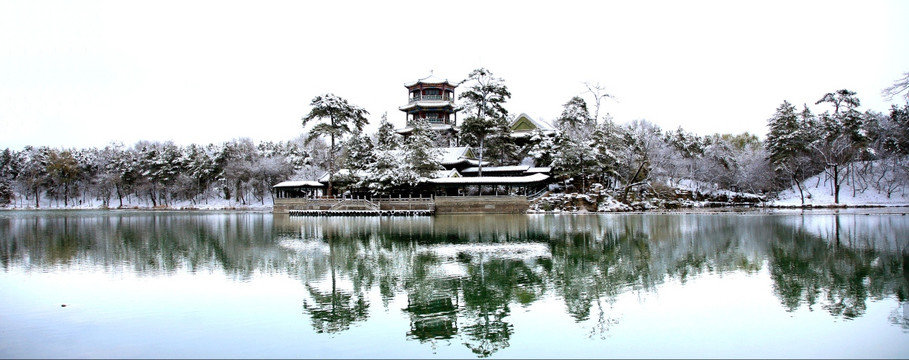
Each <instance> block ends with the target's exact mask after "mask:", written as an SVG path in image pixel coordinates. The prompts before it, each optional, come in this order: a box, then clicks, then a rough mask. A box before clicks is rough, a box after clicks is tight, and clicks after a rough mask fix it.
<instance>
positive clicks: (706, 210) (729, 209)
mask: <svg viewBox="0 0 909 360" xmlns="http://www.w3.org/2000/svg"><path fill="white" fill-rule="evenodd" d="M888 208H889V209H894V208H906V209H909V204H850V205H842V204H841V205H833V204H830V205H814V204H809V205H804V206H801V205H766V206H757V207H753V206H725V207H691V208H675V209H648V210H631V211H586V210H584V211H541V210H528V211H527V212H525V213H524V214H525V215H603V214H685V213H694V214H711V213H713V214H719V213H764V212H774V211H797V210H801V211H805V210H808V211H825V210H834V211H838V210H859V209H888ZM0 211H6V212H39V211H47V212H57V211H60V212H63V211H75V212H78V211H101V212H127V211H135V212H251V213H257V212H260V213H272V212H273V209H272V207H271V206H264V207H236V206H229V207H208V208H195V207H174V208H171V207H156V208H147V207H124V208H102V207H96V208H87V207H73V208H66V207H52V208H32V207H26V208H15V207H0ZM903 214H904V215H905V213H903Z"/></svg>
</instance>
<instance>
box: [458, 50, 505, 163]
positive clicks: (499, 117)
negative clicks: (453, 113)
mask: <svg viewBox="0 0 909 360" xmlns="http://www.w3.org/2000/svg"><path fill="white" fill-rule="evenodd" d="M465 82H470V83H471V85H470V87H468V88H467V90H465V91H463V92H461V95H460V99H461V100H463V101H464V104H463V106H464V107H463V110H464V111H465V112H466V113H467V114H468V117H467V118H466V119H464V121H463V122H462V124H461V140H462V141H463V142H464V143H466V144H469V145H471V146H474V147H478V151H479V153H480V155H479V160H480V165H479V166H480V169H479V176H483V156H484V150H485V145H486V137H487V136H489V135H490V134H493V133H494V131H495V129H496V127H497V125H498V124H500V122H501V121H503V119H506V118H507V116H508V110H505V106H504V104H505V102H506V101H507V100H508V98H510V97H511V92H509V91H508V87H506V86H505V81H504V80H502V79H501V78H497V77H495V76H493V74H492V72H491V71H489V70H486V69H484V68H479V69H476V70H474V71H472V72H471V73H470V75H468V77H467V79H465V80H464V81H462V82H461V84H463V83H465ZM459 85H460V84H459Z"/></svg>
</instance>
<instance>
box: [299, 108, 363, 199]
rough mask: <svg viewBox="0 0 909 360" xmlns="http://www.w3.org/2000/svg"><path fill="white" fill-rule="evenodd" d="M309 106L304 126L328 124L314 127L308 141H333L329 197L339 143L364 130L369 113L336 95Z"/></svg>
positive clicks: (329, 168) (329, 174) (329, 166)
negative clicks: (322, 138)
mask: <svg viewBox="0 0 909 360" xmlns="http://www.w3.org/2000/svg"><path fill="white" fill-rule="evenodd" d="M309 105H310V106H312V110H310V112H309V114H307V115H306V116H304V117H303V126H306V124H307V123H309V122H310V121H313V120H326V122H322V123H319V124H316V125H315V126H313V128H312V129H310V131H309V136H307V138H306V141H307V142H311V141H312V140H314V139H315V138H317V137H320V136H328V137H329V138H330V139H331V142H330V145H331V148H330V150H329V159H328V189H327V190H326V193H327V195H329V196H330V195H331V192H332V181H333V179H334V174H335V165H336V164H335V161H336V159H335V154H336V153H337V152H338V147H337V145H338V144H337V142H338V140H340V139H341V138H342V137H343V136H344V135H347V134H350V133H352V132H353V131H354V129H356V130H363V126H365V125H366V123H367V122H368V120H366V117H365V115H367V114H369V112H367V111H366V110H364V109H363V108H361V107H359V106H356V105H352V104H349V103H348V102H347V100H345V99H343V98H341V97H338V96H337V95H335V94H323V95H319V96H316V97H315V98H313V99H312V101H311V102H310V103H309Z"/></svg>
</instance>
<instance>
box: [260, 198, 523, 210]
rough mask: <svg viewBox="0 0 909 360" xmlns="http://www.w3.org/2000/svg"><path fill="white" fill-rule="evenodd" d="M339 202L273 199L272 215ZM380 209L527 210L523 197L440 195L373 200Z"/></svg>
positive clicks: (321, 208) (316, 208)
mask: <svg viewBox="0 0 909 360" xmlns="http://www.w3.org/2000/svg"><path fill="white" fill-rule="evenodd" d="M341 201H342V200H340V199H275V204H274V208H273V212H274V213H275V214H287V213H289V212H290V210H330V209H331V208H332V207H333V206H335V205H338V204H339V203H341ZM373 202H374V203H376V204H377V205H378V206H379V209H380V210H433V209H435V213H436V214H524V213H526V212H527V209H529V208H530V201H528V200H527V197H526V196H439V197H436V198H435V199H428V198H422V199H421V198H411V199H407V198H403V199H395V198H390V199H373Z"/></svg>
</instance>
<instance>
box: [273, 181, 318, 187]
mask: <svg viewBox="0 0 909 360" xmlns="http://www.w3.org/2000/svg"><path fill="white" fill-rule="evenodd" d="M300 186H308V187H322V186H323V185H322V183H320V182H318V181H308V180H295V181H282V182H280V183H278V184H277V185H275V186H272V187H276V188H277V187H300Z"/></svg>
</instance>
